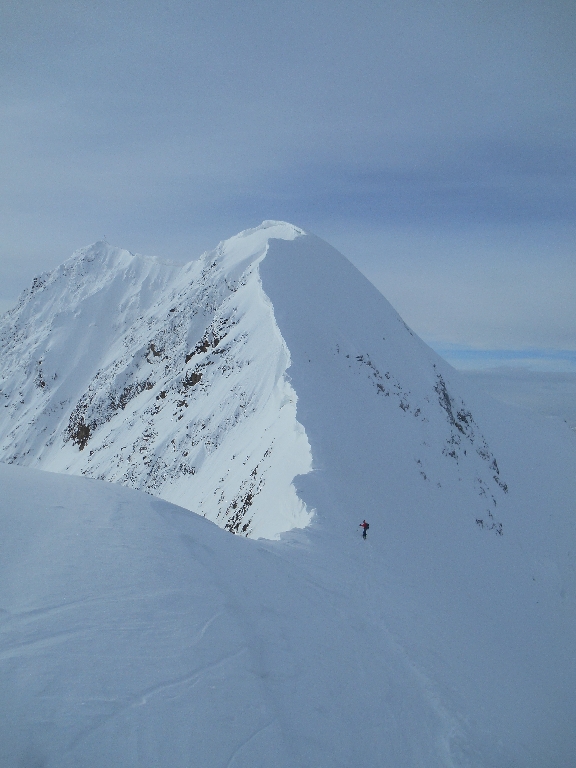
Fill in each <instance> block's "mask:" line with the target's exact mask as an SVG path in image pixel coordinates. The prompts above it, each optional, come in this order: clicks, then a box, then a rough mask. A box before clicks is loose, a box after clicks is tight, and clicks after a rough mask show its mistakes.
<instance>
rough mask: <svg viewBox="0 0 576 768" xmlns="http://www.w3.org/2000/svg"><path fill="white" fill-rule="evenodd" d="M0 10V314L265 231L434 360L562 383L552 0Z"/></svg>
mask: <svg viewBox="0 0 576 768" xmlns="http://www.w3.org/2000/svg"><path fill="white" fill-rule="evenodd" d="M0 8H1V12H0V43H1V45H0V62H1V64H0V77H1V91H0V94H1V96H0V99H1V103H0V109H1V113H0V184H1V210H0V228H1V229H0V231H1V238H0V271H1V277H2V280H1V282H0V307H1V308H3V309H6V308H8V307H9V306H10V305H11V304H12V303H13V302H14V300H15V299H16V297H17V295H18V293H19V291H20V290H21V289H22V288H23V287H25V286H26V285H27V284H29V282H30V281H31V279H32V277H33V276H34V275H35V274H37V273H38V272H41V271H44V270H47V269H50V268H52V267H54V266H56V265H57V264H59V263H60V262H62V261H63V260H64V259H65V258H67V257H68V256H69V255H70V254H71V253H72V251H73V250H75V249H77V248H79V247H81V246H84V245H87V244H89V243H92V242H94V241H96V240H99V239H102V238H103V237H106V239H107V240H108V242H110V243H112V244H114V245H119V246H122V247H125V248H128V249H130V250H132V251H138V252H141V253H145V254H150V255H161V256H165V257H167V258H172V259H178V260H188V259H191V258H195V257H197V256H198V255H199V254H200V253H201V252H202V251H203V250H205V249H207V248H212V247H214V246H215V245H216V244H217V243H218V241H219V240H221V239H224V238H226V237H229V236H231V235H233V234H235V233H236V232H237V231H239V230H241V229H246V228H247V227H251V226H255V225H257V224H259V223H260V222H261V221H262V220H263V219H284V220H288V221H292V222H293V223H295V224H298V225H300V226H303V227H304V228H305V229H308V230H310V231H312V232H314V233H316V234H318V235H320V236H321V237H323V238H325V239H326V240H328V241H329V242H330V243H332V244H333V245H334V246H336V247H337V248H338V249H339V250H341V251H342V252H343V253H344V254H345V255H346V256H348V257H349V258H350V259H351V260H352V261H353V262H354V263H355V264H356V265H357V266H358V267H359V268H360V269H362V271H363V272H364V273H365V274H366V275H367V276H368V277H369V278H370V279H371V280H372V281H373V282H374V283H375V284H376V285H377V286H378V288H380V290H381V291H382V292H383V293H384V295H385V296H386V297H387V298H388V299H389V300H390V301H391V302H392V304H393V305H394V306H395V307H396V308H397V309H398V311H399V312H400V313H401V314H402V316H403V317H404V319H405V320H406V322H407V323H408V324H409V325H411V326H412V327H413V328H414V329H415V330H416V331H417V333H419V334H420V335H421V336H422V337H423V338H424V339H425V340H426V341H427V342H428V343H431V344H432V345H433V346H435V348H437V349H439V350H441V351H443V352H444V354H446V355H447V357H448V359H451V361H452V362H456V363H457V364H462V365H469V364H470V361H472V363H473V364H476V363H478V364H487V363H488V362H491V361H492V360H493V359H496V358H498V356H500V358H501V359H505V360H507V361H512V362H514V363H518V362H520V363H522V362H524V363H525V364H526V361H528V360H530V361H531V364H534V365H536V366H537V367H538V366H539V367H544V368H545V367H552V368H556V369H565V370H576V295H575V294H576V217H575V214H576V146H575V144H576V142H575V134H574V126H575V125H576V88H575V77H576V74H575V73H576V67H575V58H576V56H575V53H576V42H575V41H576V4H575V3H574V0H556V1H555V2H551V1H548V0H525V1H518V2H516V0H506V1H505V2H502V0H498V2H495V1H493V0H444V1H436V0H418V1H414V0H401V1H398V2H396V1H391V2H389V1H387V0H380V1H379V2H365V1H363V0H354V2H328V0H322V2H313V0H306V2H299V1H294V0H282V2H279V1H277V0H266V1H265V2H261V1H260V0H254V1H252V0H236V1H235V2H223V1H222V0H211V1H210V2H195V1H194V0H186V2H178V1H174V0H163V1H162V2H152V1H151V0H138V1H137V2H132V1H131V0H128V1H123V0H113V2H108V1H107V0H98V2H94V0H89V1H86V2H84V1H77V0H56V1H51V0H42V2H39V1H38V2H29V1H27V0H22V1H21V2H18V1H17V0H1V5H0ZM500 358H498V359H500Z"/></svg>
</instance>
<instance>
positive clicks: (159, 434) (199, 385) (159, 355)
mask: <svg viewBox="0 0 576 768" xmlns="http://www.w3.org/2000/svg"><path fill="white" fill-rule="evenodd" d="M0 339H1V344H2V365H1V371H0V388H1V396H2V400H3V401H4V402H3V406H4V407H3V409H2V411H3V413H2V420H1V423H0V459H1V460H3V461H5V462H8V463H18V464H25V465H29V466H35V467H38V468H42V469H47V470H51V471H56V472H65V473H71V474H84V475H88V476H90V477H95V478H100V479H106V480H111V481H117V482H121V483H123V484H125V485H129V486H131V487H133V488H137V489H142V490H146V491H148V492H150V493H152V494H154V495H157V496H160V497H161V498H164V499H166V500H169V501H172V502H175V503H177V504H179V505H181V506H183V507H186V508H187V509H190V510H192V511H194V512H197V513H199V514H202V515H205V516H206V517H208V518H209V519H210V520H213V521H215V522H217V523H218V524H220V525H222V526H223V527H225V528H227V529H228V530H231V531H233V532H238V533H243V534H245V535H249V536H267V537H274V536H276V535H278V534H279V533H281V532H282V531H286V530H289V529H291V528H293V527H298V526H304V525H306V524H307V523H308V522H309V520H310V516H311V514H312V510H313V509H314V508H316V507H318V508H319V509H321V508H322V507H323V506H324V505H325V503H326V501H327V499H328V498H330V504H338V505H341V506H343V507H344V508H349V509H354V508H356V509H358V510H359V511H361V512H362V513H364V512H365V513H368V512H370V511H371V510H372V507H373V504H374V499H377V500H378V503H384V504H386V499H387V497H389V496H390V493H391V490H392V488H393V486H394V483H395V478H397V476H398V474H400V476H401V477H402V478H409V484H411V483H412V482H414V481H418V482H419V483H422V482H423V483H426V484H427V485H428V487H429V493H431V494H432V495H434V493H436V494H437V493H438V491H439V490H440V489H441V488H442V487H443V486H444V485H445V484H446V483H448V484H449V485H450V484H451V482H452V481H453V480H462V481H464V486H463V487H465V488H466V490H467V492H468V493H469V503H468V506H469V511H468V515H469V519H470V520H472V523H473V524H474V523H475V521H476V520H480V521H482V522H481V523H478V524H479V525H480V526H481V527H483V528H488V529H490V530H492V531H495V532H496V533H497V534H499V533H501V532H502V530H503V525H504V521H503V519H502V518H501V513H500V509H499V506H498V505H499V504H500V503H501V501H502V500H503V499H504V496H505V494H506V492H507V483H506V480H505V477H504V476H501V475H500V468H499V465H498V460H497V457H496V456H495V455H494V454H493V452H492V449H491V447H490V445H489V444H488V442H487V440H486V437H485V436H484V434H483V432H482V427H481V425H479V424H478V423H477V421H476V420H475V417H474V414H473V413H472V412H471V411H470V409H469V407H468V405H467V404H466V402H464V400H463V399H462V396H461V394H460V392H459V388H458V387H459V384H460V382H459V383H458V385H454V384H453V383H452V382H453V379H454V372H453V371H452V370H451V369H450V368H449V366H447V365H446V364H445V363H443V361H442V360H441V359H440V358H439V357H437V356H436V355H435V354H434V353H432V352H431V351H430V350H429V349H428V348H427V347H426V346H425V345H424V344H423V343H422V342H421V341H420V340H419V339H417V338H415V337H414V336H413V334H412V333H411V332H410V330H409V329H408V328H407V327H406V326H405V325H404V323H403V322H402V320H401V319H400V317H399V316H398V315H397V314H396V312H395V311H394V310H393V309H392V307H390V305H389V304H388V303H387V302H386V300H385V299H384V298H383V297H382V296H381V294H380V293H378V291H377V290H376V289H375V288H374V287H373V286H372V285H371V284H370V283H369V282H368V281H367V280H366V279H365V278H364V277H363V276H362V275H361V274H360V273H359V272H358V271H357V270H356V269H355V268H354V267H352V265H351V264H350V263H349V262H348V261H347V260H346V259H344V258H343V257H342V256H341V255H340V254H338V253H337V252H336V251H335V250H334V249H332V248H331V247H330V246H328V245H327V244H326V243H324V242H322V241H321V240H319V239H318V238H315V237H313V236H311V235H307V234H305V233H304V232H303V231H302V230H300V229H298V228H296V227H294V226H292V225H290V224H284V223H278V222H265V223H264V224H263V225H262V226H260V227H258V228H256V229H254V230H247V231H246V232H242V233H241V234H240V235H238V236H237V237H234V238H232V239H231V240H228V241H226V242H224V243H221V244H220V246H219V247H218V248H217V249H216V250H215V251H213V252H210V253H206V254H204V256H203V257H202V258H201V259H200V260H198V261H194V262H191V263H190V264H187V265H185V266H184V267H180V268H179V267H176V266H174V265H171V264H165V263H160V262H159V261H157V260H152V259H147V258H144V257H142V256H137V255H133V254H130V253H128V252H127V251H121V250H119V249H117V248H111V247H110V246H108V245H107V244H105V243H97V244H95V245H93V246H92V247H90V248H87V249H84V250H81V251H79V252H77V253H76V254H74V256H72V258H71V259H70V260H68V261H67V262H66V263H64V264H63V265H62V266H61V267H60V268H58V269H56V270H55V271H54V272H52V273H51V274H49V275H44V276H42V277H40V278H37V279H36V280H35V281H34V284H33V286H32V288H31V289H30V290H29V291H27V292H25V293H24V294H23V296H22V297H21V299H20V302H19V304H18V306H17V307H16V308H15V309H14V310H12V311H11V312H9V313H8V314H7V315H6V316H5V317H4V320H3V323H2V326H1V328H0ZM289 368H290V371H289V373H288V374H287V370H288V369H289ZM296 381H297V383H298V386H297V387H296V388H295V387H294V382H296ZM298 398H303V400H302V402H301V405H300V407H299V413H300V414H301V417H299V418H297V413H296V409H297V405H296V403H297V399H298ZM368 436H370V437H368ZM310 440H312V441H313V443H314V448H313V450H312V451H311V446H310V442H309V441H310ZM328 465H329V466H331V467H332V468H333V469H335V467H336V466H338V475H339V477H341V478H346V482H345V483H344V484H343V486H342V487H341V488H338V491H337V492H336V493H335V491H336V488H335V487H334V485H333V482H332V480H330V482H329V483H327V484H325V485H326V493H327V494H328V496H322V498H321V499H314V500H313V501H312V502H311V504H308V505H306V504H305V503H304V502H303V501H302V500H301V499H300V498H299V497H298V496H297V494H296V493H295V490H294V485H293V480H294V477H295V476H297V475H303V474H306V473H308V472H310V470H311V469H312V468H314V469H315V470H317V473H316V474H320V476H321V477H323V476H324V473H323V470H324V469H325V468H326V467H327V466H328ZM398 467H402V468H403V470H402V471H401V472H400V473H398V469H397V468H398ZM404 468H406V471H404ZM328 476H329V477H331V472H329V473H328ZM360 481H361V482H360ZM402 482H403V481H402ZM450 487H451V486H450ZM451 492H452V491H451V490H450V493H451ZM323 493H324V492H323ZM467 498H468V497H467Z"/></svg>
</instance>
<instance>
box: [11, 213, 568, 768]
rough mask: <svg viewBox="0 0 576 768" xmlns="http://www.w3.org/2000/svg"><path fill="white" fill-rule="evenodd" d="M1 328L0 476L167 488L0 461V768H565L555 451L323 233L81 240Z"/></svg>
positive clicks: (560, 479) (544, 429)
mask: <svg viewBox="0 0 576 768" xmlns="http://www.w3.org/2000/svg"><path fill="white" fill-rule="evenodd" d="M112 297H114V298H112ZM2 343H3V345H4V346H3V352H2V376H3V384H2V385H1V386H2V398H3V399H4V403H3V407H2V409H1V410H2V413H1V415H0V418H1V428H2V451H3V454H2V455H3V458H4V461H5V462H9V463H11V464H12V465H15V464H28V465H30V466H31V467H42V468H45V469H47V468H49V469H52V470H57V471H59V472H67V473H71V474H91V475H94V476H95V477H99V478H105V479H107V480H113V481H117V483H122V484H124V485H132V486H133V487H134V488H137V489H141V490H146V491H148V492H149V493H152V494H154V495H156V496H160V497H162V498H152V497H151V496H150V495H147V494H143V493H141V492H138V491H136V490H131V489H130V488H125V487H121V486H120V485H118V484H116V485H114V484H112V483H105V482H101V481H98V480H92V479H88V478H86V477H65V476H63V475H58V474H53V473H46V472H39V471H38V470H37V469H32V468H28V467H19V466H7V465H4V466H1V465H0V482H1V484H2V490H3V493H2V497H1V499H0V549H1V551H0V622H1V624H0V626H1V627H2V634H1V635H0V638H1V639H0V643H1V645H0V675H1V678H0V710H1V712H2V714H3V715H5V716H4V717H3V718H1V719H0V729H1V730H0V765H2V768H4V766H9V767H10V768H12V766H14V767H15V768H19V766H23V765H38V766H47V767H48V768H53V767H54V768H56V766H58V768H60V767H61V766H62V767H63V768H68V766H70V768H72V766H74V768H84V767H85V766H86V768H88V766H89V767H90V768H104V766H109V765H118V766H122V767H124V766H137V767H138V768H149V767H150V768H152V766H154V767H157V766H162V768H163V767H164V766H170V768H184V767H185V766H186V767H188V766H197V765H198V766H203V767H204V766H207V767H209V768H212V767H214V768H220V767H221V768H226V767H227V768H240V766H242V767H245V768H249V767H250V768H252V767H254V766H267V767H268V766H279V767H280V768H284V766H286V768H291V767H292V766H293V767H294V768H333V766H342V767H346V768H348V767H349V766H362V767H363V768H364V767H366V768H382V766H385V767H390V768H422V766H426V767H427V768H428V767H430V768H440V767H442V768H446V767H448V768H509V767H511V766H526V768H541V767H542V766H544V765H546V766H547V767H550V768H565V767H566V766H568V765H571V764H572V763H573V756H574V754H576V662H575V659H576V572H575V552H576V549H575V546H576V531H575V515H574V507H575V502H574V499H575V498H576V479H575V473H574V468H575V464H576V441H575V439H574V434H573V432H572V431H571V430H569V429H568V427H565V426H563V425H556V424H554V423H551V422H549V421H547V420H545V419H539V418H538V417H536V416H534V417H532V416H531V415H530V414H525V413H522V412H521V411H518V410H514V409H508V408H507V407H506V406H504V405H502V404H498V403H496V402H495V401H491V400H489V399H488V398H486V397H485V396H484V395H483V394H482V393H481V392H479V391H478V390H476V389H475V388H474V386H473V384H471V383H470V382H469V381H467V380H466V379H464V378H463V377H461V376H460V375H459V374H458V373H457V372H456V371H454V370H453V369H451V368H450V366H448V365H447V364H445V363H443V361H442V360H440V358H438V357H437V356H436V355H435V354H434V353H433V352H432V351H431V350H430V349H429V348H428V347H426V345H424V344H423V342H422V341H421V340H419V339H418V338H417V337H415V336H414V335H413V334H412V332H411V331H410V330H409V329H408V328H407V327H406V326H405V325H404V323H403V322H402V320H401V318H400V317H399V316H398V315H397V314H396V312H395V311H394V310H393V309H392V307H391V306H390V305H389V304H388V303H387V302H386V300H385V299H384V298H383V297H382V296H381V295H380V294H379V293H378V291H377V290H376V289H375V288H374V287H373V286H372V285H371V284H370V283H369V282H368V281H367V280H366V279H365V278H364V277H363V276H362V275H361V274H360V273H358V271H357V270H355V269H354V267H352V265H351V264H350V263H349V262H348V261H347V260H346V259H345V258H344V257H343V256H341V255H340V254H339V253H337V252H336V251H335V250H334V249H332V248H331V247H330V246H329V245H327V244H326V243H324V242H323V241H321V240H319V239H317V238H315V237H313V236H311V235H307V234H305V233H303V232H302V230H299V229H297V228H296V227H293V226H292V225H288V224H282V223H277V222H265V223H264V224H263V225H262V226H261V227H259V228H257V229H255V230H248V231H246V232H244V233H241V234H240V235H238V236H237V237H236V238H232V239H231V240H229V241H227V242H225V243H223V244H221V246H220V247H219V248H218V249H217V250H216V251H214V252H213V253H211V254H206V255H205V256H204V257H203V258H202V259H201V260H200V261H199V262H193V263H191V264H190V265H186V266H185V267H176V266H170V265H165V264H160V263H159V262H157V261H153V260H148V259H144V258H143V257H135V256H132V255H130V254H128V253H127V252H125V251H118V250H117V249H111V248H110V247H109V246H107V245H105V244H98V245H97V246H93V247H92V248H91V249H88V250H86V251H85V252H80V253H79V254H77V255H76V256H75V257H74V258H73V259H72V260H71V261H69V262H67V263H66V264H65V265H63V267H61V268H60V270H56V271H55V272H54V273H52V274H51V275H50V276H46V277H44V278H42V279H41V280H40V281H38V283H37V284H36V286H35V288H34V290H33V291H32V292H30V293H28V294H25V295H24V296H23V297H22V300H21V302H20V304H19V306H18V307H17V308H16V309H15V310H14V311H12V312H11V313H9V314H8V315H7V316H5V317H4V319H3V325H2ZM91 451H92V453H90V452H91ZM186 467H188V468H189V470H190V471H185V469H184V468H186ZM192 468H193V469H194V471H191V470H192ZM162 499H168V500H169V501H176V502H178V504H179V505H180V507H176V506H173V505H172V504H170V503H168V502H167V501H165V500H162ZM234 504H236V506H234ZM184 506H185V507H186V508H187V509H184V508H182V507H184ZM187 510H192V511H198V512H199V513H200V514H201V515H205V516H206V517H207V518H210V519H211V520H213V521H214V522H216V523H218V524H219V525H220V526H221V527H222V528H227V529H228V530H231V531H233V532H237V533H240V534H243V535H241V536H230V535H229V533H228V532H227V531H226V530H220V529H219V528H218V527H216V526H214V525H212V524H211V523H210V522H209V521H208V520H205V519H202V517H199V516H197V515H195V514H192V513H191V512H190V511H187ZM313 510H314V513H312V511H313ZM364 517H365V518H366V519H367V520H368V522H369V523H370V530H369V532H368V539H367V540H366V541H363V540H362V538H361V536H360V529H359V523H360V522H361V521H362V519H363V518H364ZM245 525H247V527H246V528H244V526H245ZM246 535H248V536H249V539H248V540H246V538H245V537H246ZM258 537H267V538H268V539H277V540H267V539H266V538H258ZM250 539H252V540H250ZM253 539H258V540H253ZM2 750H3V751H2Z"/></svg>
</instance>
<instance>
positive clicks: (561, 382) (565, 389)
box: [462, 367, 576, 429]
mask: <svg viewBox="0 0 576 768" xmlns="http://www.w3.org/2000/svg"><path fill="white" fill-rule="evenodd" d="M462 373H463V374H464V375H465V376H468V377H470V378H471V379H473V380H474V381H476V382H477V383H478V384H479V385H480V386H481V387H482V389H484V390H485V391H486V392H487V393H488V394H489V395H491V396H492V397H495V398H496V399H497V400H500V401H501V402H503V403H507V404H509V405H521V406H523V407H525V408H530V409H531V410H533V411H536V412H537V413H542V414H544V415H545V416H553V417H555V418H558V419H562V421H566V422H567V424H568V425H569V426H570V427H571V428H572V429H576V373H557V372H552V371H528V370H526V369H522V368H507V367H502V368H493V369H490V370H487V371H463V372H462Z"/></svg>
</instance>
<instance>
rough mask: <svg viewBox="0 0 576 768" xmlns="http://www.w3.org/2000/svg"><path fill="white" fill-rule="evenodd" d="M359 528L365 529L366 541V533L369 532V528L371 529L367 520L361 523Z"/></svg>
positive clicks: (363, 536) (364, 536) (363, 534)
mask: <svg viewBox="0 0 576 768" xmlns="http://www.w3.org/2000/svg"><path fill="white" fill-rule="evenodd" d="M358 527H359V528H362V529H363V530H362V538H363V539H365V538H366V531H367V530H368V528H370V526H369V525H368V523H367V522H366V520H362V522H361V523H360V525H359V526H358Z"/></svg>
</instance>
